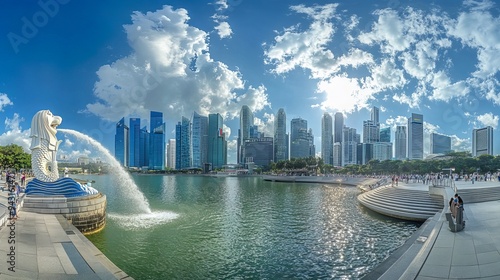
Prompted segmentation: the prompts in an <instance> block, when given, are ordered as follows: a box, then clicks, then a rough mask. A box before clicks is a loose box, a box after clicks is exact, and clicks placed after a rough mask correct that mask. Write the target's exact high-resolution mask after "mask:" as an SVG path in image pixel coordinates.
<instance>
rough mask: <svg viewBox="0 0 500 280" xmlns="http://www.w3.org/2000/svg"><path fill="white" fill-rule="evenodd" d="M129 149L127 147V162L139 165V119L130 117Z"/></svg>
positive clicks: (135, 165)
mask: <svg viewBox="0 0 500 280" xmlns="http://www.w3.org/2000/svg"><path fill="white" fill-rule="evenodd" d="M129 122H130V126H129V129H130V130H129V131H130V142H129V143H130V149H129V152H130V154H129V158H130V159H129V164H130V166H133V167H141V165H140V158H139V157H140V154H141V143H140V142H141V140H140V139H141V119H139V118H130V121H129Z"/></svg>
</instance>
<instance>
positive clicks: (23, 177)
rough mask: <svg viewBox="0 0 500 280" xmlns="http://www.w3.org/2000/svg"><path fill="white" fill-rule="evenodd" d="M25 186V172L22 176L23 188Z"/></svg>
mask: <svg viewBox="0 0 500 280" xmlns="http://www.w3.org/2000/svg"><path fill="white" fill-rule="evenodd" d="M25 184H26V173H25V172H23V175H21V186H23V187H24V185H25Z"/></svg>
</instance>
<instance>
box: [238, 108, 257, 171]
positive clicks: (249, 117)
mask: <svg viewBox="0 0 500 280" xmlns="http://www.w3.org/2000/svg"><path fill="white" fill-rule="evenodd" d="M252 126H253V113H252V111H251V110H250V108H249V107H248V106H247V105H243V106H242V107H241V110H240V129H239V135H238V147H237V148H238V151H237V153H238V155H237V156H238V163H244V154H245V151H243V149H244V147H245V145H244V143H245V140H246V139H250V138H251V134H250V128H251V127H252Z"/></svg>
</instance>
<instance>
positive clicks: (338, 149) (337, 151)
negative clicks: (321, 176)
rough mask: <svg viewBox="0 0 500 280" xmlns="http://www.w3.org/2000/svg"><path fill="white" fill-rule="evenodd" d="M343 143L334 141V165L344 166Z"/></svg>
mask: <svg viewBox="0 0 500 280" xmlns="http://www.w3.org/2000/svg"><path fill="white" fill-rule="evenodd" d="M341 145H342V143H341V142H335V143H333V166H342V161H341V159H342V155H341V153H342V146H341Z"/></svg>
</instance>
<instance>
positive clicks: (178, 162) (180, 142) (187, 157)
mask: <svg viewBox="0 0 500 280" xmlns="http://www.w3.org/2000/svg"><path fill="white" fill-rule="evenodd" d="M190 167H191V122H190V121H189V119H188V118H186V117H182V121H181V122H178V123H177V125H176V126H175V169H178V170H180V169H186V168H190Z"/></svg>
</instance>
